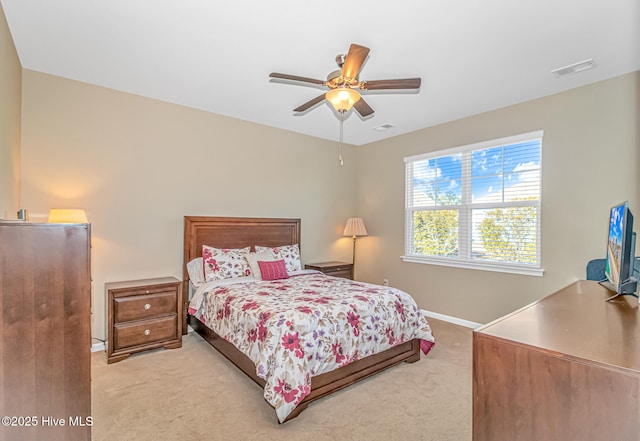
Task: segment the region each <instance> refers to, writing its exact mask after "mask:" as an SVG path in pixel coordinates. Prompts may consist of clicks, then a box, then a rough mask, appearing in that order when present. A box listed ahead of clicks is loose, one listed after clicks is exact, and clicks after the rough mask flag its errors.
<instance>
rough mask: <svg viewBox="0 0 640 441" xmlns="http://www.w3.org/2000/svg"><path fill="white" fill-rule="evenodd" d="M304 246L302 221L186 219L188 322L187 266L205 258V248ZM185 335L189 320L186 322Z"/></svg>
mask: <svg viewBox="0 0 640 441" xmlns="http://www.w3.org/2000/svg"><path fill="white" fill-rule="evenodd" d="M296 243H297V244H298V245H300V219H276V218H255V217H211V216H185V217H184V256H183V262H182V283H183V287H182V288H183V289H182V292H183V299H184V302H183V303H184V304H185V306H184V314H185V315H184V317H183V318H184V319H186V311H187V307H188V305H189V296H188V292H189V273H188V272H187V263H189V262H190V261H191V260H192V259H195V258H196V257H202V245H209V246H212V247H216V248H244V247H251V250H252V251H253V250H254V248H253V247H254V246H255V245H262V246H267V247H277V246H281V245H293V244H296ZM182 323H183V324H184V325H183V334H185V333H186V330H187V328H186V323H187V322H186V320H183V322H182Z"/></svg>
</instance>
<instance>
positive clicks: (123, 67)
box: [0, 0, 640, 145]
mask: <svg viewBox="0 0 640 441" xmlns="http://www.w3.org/2000/svg"><path fill="white" fill-rule="evenodd" d="M0 3H1V4H2V7H3V9H4V11H5V14H6V17H7V21H8V23H9V28H10V30H11V34H12V35H13V39H14V42H15V45H16V48H17V51H18V55H19V57H20V61H21V63H22V66H23V67H24V68H26V69H32V70H35V71H40V72H45V73H49V74H52V75H58V76H61V77H65V78H71V79H74V80H79V81H83V82H87V83H91V84H96V85H99V86H104V87H109V88H113V89H117V90H121V91H125V92H130V93H133V94H137V95H142V96H146V97H152V98H157V99H160V100H164V101H168V102H172V103H177V104H181V105H184V106H188V107H193V108H197V109H202V110H207V111H210V112H214V113H218V114H223V115H228V116H232V117H235V118H240V119H243V120H248V121H252V122H256V123H260V124H265V125H268V126H273V127H279V128H282V129H287V130H292V131H295V132H300V133H305V134H308V135H311V136H316V137H320V138H325V139H330V140H337V139H338V136H339V123H338V121H339V120H338V116H337V114H336V113H335V112H334V111H333V109H332V107H331V106H330V105H329V104H328V103H326V102H324V103H322V104H320V105H318V106H316V107H314V108H312V109H311V110H309V111H307V112H305V113H304V114H295V113H294V112H293V109H294V108H295V107H297V106H299V105H300V104H303V103H305V102H306V101H308V100H310V99H312V98H314V97H316V96H317V95H320V94H321V93H322V92H323V91H324V90H325V89H324V88H321V87H317V86H313V85H304V84H302V83H291V82H289V83H285V82H282V81H280V82H275V81H273V80H272V81H270V79H269V78H268V75H269V73H270V72H281V73H288V74H293V75H299V76H304V77H312V78H317V79H325V78H326V75H327V74H328V73H329V72H331V71H333V70H336V69H337V66H336V64H335V61H334V59H335V56H336V55H337V54H340V53H346V52H347V50H348V48H349V45H350V44H351V43H358V44H360V45H363V46H366V47H369V48H370V49H371V52H370V54H369V58H368V59H367V61H366V62H365V64H364V66H363V69H362V70H361V73H360V79H361V80H378V79H392V78H407V77H421V78H422V87H421V89H420V90H419V92H418V93H416V92H415V91H414V92H406V91H396V92H399V93H390V92H389V91H385V92H377V93H374V92H365V93H364V94H363V96H365V98H366V100H367V102H368V103H369V105H370V106H371V107H373V109H374V110H375V113H374V114H373V115H372V116H370V117H368V118H364V119H363V118H361V117H360V116H359V115H358V114H357V113H354V111H353V110H352V111H350V112H349V114H348V115H347V118H346V120H345V126H344V140H345V142H347V143H351V144H356V145H361V144H365V143H369V142H373V141H377V140H380V139H383V138H387V137H391V136H396V135H399V134H401V133H406V132H410V131H414V130H418V129H421V128H424V127H428V126H432V125H435V124H438V123H442V122H446V121H451V120H455V119H458V118H462V117H465V116H468V115H472V114H476V113H480V112H484V111H487V110H491V109H495V108H499V107H504V106H507V105H510V104H514V103H518V102H522V101H527V100H530V99H533V98H537V97H541V96H545V95H549V94H552V93H555V92H560V91H563V90H567V89H571V88H574V87H578V86H582V85H585V84H588V83H592V82H595V81H599V80H602V79H606V78H610V77H613V76H617V75H621V74H624V73H628V72H632V71H635V70H640V1H638V0H535V1H513V0H395V1H390V2H382V1H377V0H376V1H368V2H347V3H335V2H328V3H319V2H313V3H311V2H307V1H304V0H236V1H224V2H223V1H216V0H213V1H212V0H180V1H175V0H173V1H168V0H102V1H98V0H55V1H52V0H0ZM588 58H593V59H594V60H595V63H596V65H597V67H596V68H595V69H593V70H590V71H585V72H581V73H578V74H573V75H570V76H568V77H564V78H560V79H558V78H556V77H555V76H554V75H552V74H551V70H553V69H555V68H559V67H563V66H566V65H568V64H572V63H575V62H578V61H582V60H585V59H588ZM382 124H392V125H394V126H395V127H393V128H391V129H389V130H386V131H383V132H380V131H376V130H373V128H374V127H377V126H380V125H382Z"/></svg>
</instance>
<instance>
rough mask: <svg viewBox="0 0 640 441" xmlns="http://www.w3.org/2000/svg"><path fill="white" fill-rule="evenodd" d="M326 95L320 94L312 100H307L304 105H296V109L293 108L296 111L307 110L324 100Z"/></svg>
mask: <svg viewBox="0 0 640 441" xmlns="http://www.w3.org/2000/svg"><path fill="white" fill-rule="evenodd" d="M325 95H326V93H323V94H322V95H319V96H317V97H315V98H314V99H312V100H311V101H307V102H306V103H304V104H303V105H301V106H298V107H296V108H295V109H293V111H294V112H304V111H305V110H307V109H310V108H312V107H313V106H315V105H316V104H318V103H319V102H320V101H323V100H324V97H325Z"/></svg>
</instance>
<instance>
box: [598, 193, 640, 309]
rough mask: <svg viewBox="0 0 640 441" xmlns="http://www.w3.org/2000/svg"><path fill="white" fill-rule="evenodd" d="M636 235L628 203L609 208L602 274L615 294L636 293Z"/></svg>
mask: <svg viewBox="0 0 640 441" xmlns="http://www.w3.org/2000/svg"><path fill="white" fill-rule="evenodd" d="M635 249H636V235H635V233H634V232H633V214H631V210H629V203H628V202H623V203H622V204H618V205H616V206H614V207H612V208H611V213H610V216H609V239H608V241H607V258H606V263H605V270H604V274H605V277H606V279H607V282H608V283H605V286H607V288H609V289H610V290H611V291H614V292H615V295H614V296H612V297H610V298H609V299H607V300H610V299H612V298H615V297H617V296H619V295H633V296H635V297H638V296H637V294H636V291H637V288H638V282H637V280H636V278H635V277H634V275H635V274H634V266H635Z"/></svg>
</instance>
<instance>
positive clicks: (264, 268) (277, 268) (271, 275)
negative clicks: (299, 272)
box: [258, 260, 289, 280]
mask: <svg viewBox="0 0 640 441" xmlns="http://www.w3.org/2000/svg"><path fill="white" fill-rule="evenodd" d="M258 266H259V267H260V272H261V273H262V280H278V279H288V278H289V273H287V267H286V266H285V264H284V260H274V261H272V262H265V261H262V260H258Z"/></svg>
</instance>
